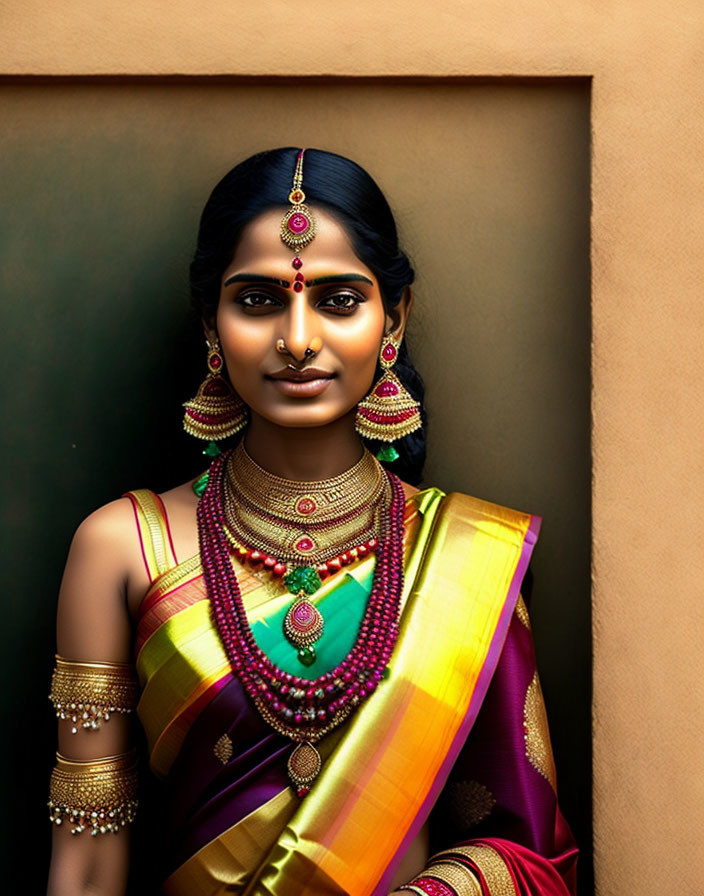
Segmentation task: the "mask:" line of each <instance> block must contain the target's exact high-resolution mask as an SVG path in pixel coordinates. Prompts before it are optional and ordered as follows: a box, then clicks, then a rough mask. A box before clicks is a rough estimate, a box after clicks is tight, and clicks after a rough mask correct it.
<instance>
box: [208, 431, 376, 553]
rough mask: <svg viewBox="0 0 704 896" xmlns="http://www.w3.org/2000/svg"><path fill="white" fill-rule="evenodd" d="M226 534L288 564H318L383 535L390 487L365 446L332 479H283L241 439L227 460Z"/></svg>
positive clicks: (236, 542) (235, 541) (234, 541)
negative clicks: (351, 463) (356, 458)
mask: <svg viewBox="0 0 704 896" xmlns="http://www.w3.org/2000/svg"><path fill="white" fill-rule="evenodd" d="M224 497H225V507H224V511H225V521H226V534H227V535H228V537H229V540H230V541H231V542H233V543H235V544H239V545H246V546H247V547H248V548H254V549H256V550H258V551H261V552H262V553H264V554H267V555H269V556H272V557H276V558H278V559H280V560H282V561H283V562H284V563H286V564H290V565H292V566H302V565H305V566H317V565H319V564H322V563H324V562H325V561H326V560H330V559H331V558H333V557H336V556H339V554H340V553H341V552H342V551H345V550H347V549H349V548H352V547H355V546H356V545H359V544H362V543H363V542H365V541H367V540H368V539H370V538H377V539H378V538H379V537H380V535H381V518H382V510H383V508H384V507H386V508H388V507H389V505H390V503H391V488H390V485H389V481H388V477H387V476H386V475H384V470H383V467H382V466H381V464H380V463H379V462H378V461H377V460H376V458H375V457H374V455H373V454H371V452H369V451H368V450H367V449H366V448H365V449H364V453H363V455H362V457H361V459H360V460H359V461H358V462H357V463H356V464H355V465H354V466H353V467H351V468H350V469H349V470H346V471H345V472H344V473H341V474H340V475H339V476H334V477H332V478H331V479H321V480H317V481H315V480H314V481H312V482H304V481H299V480H295V479H282V478H281V477H279V476H275V475H274V474H273V473H269V472H267V471H266V470H264V469H262V468H261V467H260V466H259V464H257V463H255V461H253V460H252V458H251V457H250V456H249V455H248V454H247V451H246V450H245V447H244V444H243V443H242V442H240V443H239V444H238V445H237V447H236V448H235V449H234V451H233V452H232V454H231V456H230V458H229V459H228V462H227V472H226V477H225V496H224Z"/></svg>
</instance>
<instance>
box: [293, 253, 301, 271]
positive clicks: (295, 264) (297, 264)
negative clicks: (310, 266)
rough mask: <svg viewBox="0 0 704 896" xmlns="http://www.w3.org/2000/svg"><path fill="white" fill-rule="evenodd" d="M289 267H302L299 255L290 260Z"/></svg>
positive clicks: (296, 268)
mask: <svg viewBox="0 0 704 896" xmlns="http://www.w3.org/2000/svg"><path fill="white" fill-rule="evenodd" d="M291 267H292V268H295V270H298V269H299V268H302V267H303V262H302V261H301V258H300V256H299V255H297V256H296V257H295V258H294V259H293V261H292V262H291Z"/></svg>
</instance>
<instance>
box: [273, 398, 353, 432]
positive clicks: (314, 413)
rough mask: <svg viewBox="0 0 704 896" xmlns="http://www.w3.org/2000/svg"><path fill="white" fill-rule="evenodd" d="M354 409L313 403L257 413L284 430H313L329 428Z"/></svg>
mask: <svg viewBox="0 0 704 896" xmlns="http://www.w3.org/2000/svg"><path fill="white" fill-rule="evenodd" d="M354 407H355V405H353V406H352V408H349V407H331V406H330V405H327V406H325V407H323V406H321V405H318V406H316V405H314V403H313V402H311V403H310V404H309V405H308V407H288V408H276V409H274V408H267V409H261V410H257V413H258V414H259V415H260V416H261V417H264V419H265V420H268V421H269V423H273V424H274V425H275V426H281V427H282V428H284V429H313V428H316V427H322V426H329V425H330V424H331V423H334V422H335V421H336V420H339V419H340V418H341V417H344V416H346V415H347V414H349V413H350V411H351V410H352V409H353V408H354Z"/></svg>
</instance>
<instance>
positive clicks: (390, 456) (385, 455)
mask: <svg viewBox="0 0 704 896" xmlns="http://www.w3.org/2000/svg"><path fill="white" fill-rule="evenodd" d="M376 456H377V460H383V461H386V463H389V464H390V463H392V462H393V461H395V460H398V459H399V457H400V455H399V453H398V451H397V450H396V449H395V448H394V446H393V445H392V444H391V443H389V444H388V445H383V446H382V447H381V448H380V449H379V450H378V451H377V453H376Z"/></svg>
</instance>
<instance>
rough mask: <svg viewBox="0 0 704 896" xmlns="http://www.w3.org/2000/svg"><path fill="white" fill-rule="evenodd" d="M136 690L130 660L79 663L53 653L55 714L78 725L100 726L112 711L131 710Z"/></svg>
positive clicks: (135, 703)
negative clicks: (54, 663) (54, 659)
mask: <svg viewBox="0 0 704 896" xmlns="http://www.w3.org/2000/svg"><path fill="white" fill-rule="evenodd" d="M138 698H139V690H138V687H137V681H136V680H135V676H134V670H133V667H132V666H131V665H130V664H129V663H80V662H76V661H75V660H67V659H64V658H63V657H61V656H59V654H58V653H57V654H56V667H55V668H54V674H53V675H52V678H51V693H50V694H49V699H50V700H51V702H52V704H53V706H54V709H55V710H56V717H57V718H58V719H67V720H70V721H71V722H73V726H72V728H71V733H72V734H76V733H77V732H78V728H79V727H82V728H85V729H88V730H90V729H96V728H100V725H101V722H103V721H104V722H107V721H108V720H109V718H110V715H111V714H112V713H114V712H123V713H125V712H132V710H133V709H134V708H135V707H136V705H137V700H138Z"/></svg>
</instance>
